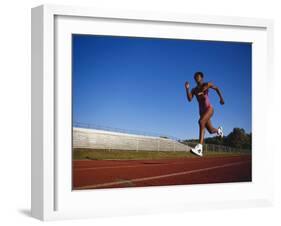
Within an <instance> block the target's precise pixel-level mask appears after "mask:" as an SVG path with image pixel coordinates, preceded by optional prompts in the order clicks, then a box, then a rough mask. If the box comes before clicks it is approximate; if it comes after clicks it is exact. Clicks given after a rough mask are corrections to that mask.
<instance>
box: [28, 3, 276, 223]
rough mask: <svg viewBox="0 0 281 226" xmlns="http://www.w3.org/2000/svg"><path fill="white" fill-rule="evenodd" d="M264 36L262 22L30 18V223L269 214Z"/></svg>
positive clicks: (59, 12)
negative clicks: (237, 210) (232, 211)
mask: <svg viewBox="0 0 281 226" xmlns="http://www.w3.org/2000/svg"><path fill="white" fill-rule="evenodd" d="M272 32H273V23H272V21H271V20H265V19H253V18H235V17H217V16H196V15H183V14H159V13H157V14H155V13H153V12H132V11H110V10H108V11H106V10H99V9H89V8H79V7H66V6H53V5H44V6H39V7H37V8H34V9H32V202H31V203H32V216H34V217H36V218H39V219H41V220H55V219H64V218H83V217H98V216H114V215H130V214H145V213H157V212H165V211H187V210H194V209H209V208H227V207H231V208H233V207H246V206H247V207H250V206H251V207H254V206H260V205H270V204H271V203H272V201H273V196H272V195H273V194H272V189H273V185H272V178H271V177H270V172H271V169H272V162H273V161H272V150H268V149H267V139H266V132H267V129H266V128H267V124H266V123H267V122H266V120H267V111H269V109H270V108H271V103H270V101H266V100H265V96H264V95H263V94H262V93H261V92H259V90H261V89H262V90H265V89H266V90H267V91H268V92H271V88H270V87H271V85H272V78H271V76H272V50H273V47H272V45H273V42H272V38H273V37H272ZM260 103H263V104H262V105H261V104H260ZM265 153H266V154H265Z"/></svg>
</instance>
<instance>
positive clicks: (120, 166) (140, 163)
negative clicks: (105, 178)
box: [73, 161, 186, 171]
mask: <svg viewBox="0 0 281 226" xmlns="http://www.w3.org/2000/svg"><path fill="white" fill-rule="evenodd" d="M180 164H184V165H186V162H185V161H184V162H178V161H176V162H167V163H165V162H164V163H161V162H160V163H155V164H153V163H148V164H146V163H145V162H139V163H137V164H134V165H119V166H101V167H87V168H86V167H85V168H78V169H77V168H76V169H75V168H74V169H73V170H74V171H85V170H100V169H120V168H134V167H143V166H160V165H161V166H164V165H180Z"/></svg>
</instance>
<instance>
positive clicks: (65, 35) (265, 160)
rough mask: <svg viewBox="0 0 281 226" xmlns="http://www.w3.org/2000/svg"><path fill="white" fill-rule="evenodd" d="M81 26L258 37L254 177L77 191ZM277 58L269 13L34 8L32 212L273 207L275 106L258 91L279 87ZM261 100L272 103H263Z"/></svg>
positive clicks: (81, 214)
mask: <svg viewBox="0 0 281 226" xmlns="http://www.w3.org/2000/svg"><path fill="white" fill-rule="evenodd" d="M100 23H102V25H103V26H100V25H101V24H100ZM117 28H118V29H117ZM163 28H164V29H163ZM167 28H169V29H167ZM191 31H192V32H191ZM199 31H200V32H199ZM77 32H78V33H87V34H89V33H91V34H109V35H110V34H111V35H112V34H114V35H129V36H130V35H131V36H141V37H151V36H153V37H174V38H188V39H194V40H196V39H198V40H199V39H200V40H202V39H203V40H224V41H247V42H252V43H253V45H254V48H253V53H252V56H253V75H252V78H253V82H252V90H253V97H252V98H253V101H252V103H253V104H252V109H253V110H252V111H253V112H254V113H253V117H252V118H253V119H252V122H253V181H252V182H250V183H229V184H219V185H218V184H212V185H208V184H207V185H206V184H205V185H187V186H185V185H184V186H163V187H153V188H133V189H132V188H128V189H125V188H124V189H109V190H102V189H101V190H92V191H91V190H90V191H74V192H73V191H72V190H71V186H70V185H71V167H70V165H71V163H70V160H71V159H70V156H71V149H69V147H70V146H69V144H70V143H69V142H71V141H70V140H69V138H70V137H71V129H72V127H71V126H72V124H71V110H70V109H71V108H70V107H71V98H70V97H69V94H70V93H71V85H70V84H71V76H69V75H70V74H71V52H70V49H71V48H70V46H69V45H70V44H71V42H70V39H69V37H70V36H69V35H70V34H71V33H77ZM69 64H70V65H69ZM272 64H273V22H272V21H271V20H267V19H255V18H241V17H222V16H203V15H185V14H171V13H167V14H166V13H154V12H135V11H118V10H114V11H113V10H105V9H103V10H101V9H92V8H83V7H71V6H57V5H43V6H39V7H36V8H33V9H32V127H31V128H32V134H31V135H32V161H31V162H32V177H31V178H32V186H31V189H32V191H31V194H32V195H31V198H32V200H31V214H32V216H33V217H35V218H38V219H41V220H57V219H71V218H89V217H98V216H116V215H131V214H145V213H157V212H165V211H168V212H172V211H187V210H194V209H210V208H229V207H230V208H234V207H254V206H261V205H262V206H265V205H271V204H272V203H273V179H272V177H271V176H270V175H271V173H270V172H272V169H273V159H272V155H271V154H269V155H263V154H262V153H263V152H264V151H265V150H266V151H268V152H272V150H267V149H266V147H267V142H268V141H267V139H266V138H264V137H266V136H265V135H266V131H267V130H266V128H267V124H266V123H267V117H268V114H267V113H268V111H269V110H270V109H272V104H271V102H270V101H263V99H264V98H265V97H263V96H262V94H261V92H259V90H260V89H261V88H262V89H263V90H265V89H266V90H267V92H268V93H271V92H272V89H271V87H272V85H273V79H272V74H273V73H272V70H273V65H272ZM60 65H66V67H60ZM58 74H59V75H60V76H58ZM265 84H266V85H265ZM69 98H70V99H69ZM62 100H63V101H62ZM260 102H263V103H267V104H263V105H260V104H259V103H260ZM69 110H70V111H69ZM210 194H211V195H210ZM86 200H88V201H87V202H86Z"/></svg>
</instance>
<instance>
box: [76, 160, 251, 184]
mask: <svg viewBox="0 0 281 226" xmlns="http://www.w3.org/2000/svg"><path fill="white" fill-rule="evenodd" d="M248 162H250V161H242V162H235V163H228V164H223V165H220V166H212V167H207V168H203V169H195V170H189V171H184V172H179V173H170V174H164V175H160V176H153V177H143V178H136V179H131V180H130V182H131V183H134V182H142V181H148V180H155V179H162V178H167V177H174V176H181V175H187V174H192V173H198V172H204V171H208V170H214V169H219V168H225V167H229V166H236V165H242V164H244V163H248ZM127 181H128V180H126V182H124V181H116V182H109V183H103V184H96V185H87V186H82V187H77V188H75V189H91V188H101V187H108V186H114V185H120V184H125V183H128V182H127Z"/></svg>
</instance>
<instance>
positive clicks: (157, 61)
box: [72, 35, 252, 139]
mask: <svg viewBox="0 0 281 226" xmlns="http://www.w3.org/2000/svg"><path fill="white" fill-rule="evenodd" d="M72 45H73V50H72V51H73V53H72V54H73V56H72V57H73V66H72V67H73V121H74V122H85V123H93V124H97V125H101V126H110V127H116V128H122V129H131V130H139V131H146V132H151V133H160V134H166V135H171V136H175V137H178V138H181V139H185V138H198V123H197V122H198V118H199V112H198V103H197V100H196V98H194V99H193V101H192V102H188V101H187V99H186V93H185V88H184V83H185V81H189V82H190V83H191V87H194V86H195V81H194V79H193V75H194V72H196V71H202V72H203V73H204V75H205V76H204V80H205V81H211V82H213V83H214V84H215V85H217V86H218V87H219V88H220V89H221V91H222V94H223V97H224V100H225V105H223V106H222V105H220V104H219V98H218V96H217V94H216V92H215V91H213V90H211V91H210V92H209V96H210V100H211V104H212V105H213V106H214V116H213V117H212V122H213V125H214V126H215V127H218V126H219V125H222V126H223V128H224V131H225V134H228V133H229V132H231V131H232V129H233V128H234V127H240V128H244V129H245V130H246V132H251V126H252V125H251V105H252V103H251V99H252V97H251V93H252V91H251V77H252V76H251V74H252V71H251V70H252V69H251V61H252V59H251V52H252V47H251V44H250V43H237V42H236V43H235V42H214V41H193V40H178V39H155V38H130V37H113V36H94V35H73V44H72ZM206 136H209V134H208V132H207V131H206Z"/></svg>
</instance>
